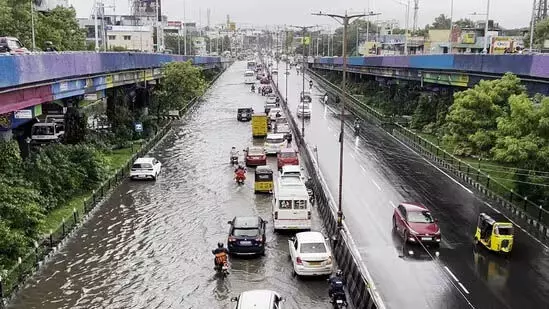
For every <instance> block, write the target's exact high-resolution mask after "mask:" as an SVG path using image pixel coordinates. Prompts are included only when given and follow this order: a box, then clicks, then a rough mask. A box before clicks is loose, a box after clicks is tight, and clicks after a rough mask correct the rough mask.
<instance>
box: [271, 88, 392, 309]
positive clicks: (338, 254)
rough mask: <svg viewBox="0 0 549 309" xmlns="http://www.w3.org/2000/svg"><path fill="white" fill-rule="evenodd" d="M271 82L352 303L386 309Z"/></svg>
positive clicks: (305, 144) (279, 94) (312, 159)
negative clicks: (311, 185) (307, 177)
mask: <svg viewBox="0 0 549 309" xmlns="http://www.w3.org/2000/svg"><path fill="white" fill-rule="evenodd" d="M271 85H272V87H273V89H275V91H276V93H277V95H278V97H279V98H280V101H281V107H282V109H283V111H284V113H285V114H286V117H287V119H288V121H289V124H290V127H291V128H292V131H293V132H294V139H295V142H296V144H297V145H298V147H299V150H300V154H301V158H302V163H303V164H304V165H305V167H306V168H307V171H308V172H309V176H310V177H311V179H312V180H313V189H314V192H315V198H316V200H317V203H316V205H317V206H318V211H319V213H320V215H321V217H322V219H323V221H324V226H325V229H326V231H327V233H328V234H329V235H330V238H331V240H332V247H333V252H334V255H335V259H336V261H337V263H338V265H339V266H340V268H341V269H342V271H343V273H344V274H345V276H346V279H347V283H348V284H347V288H348V291H349V296H350V300H351V302H352V304H353V306H354V307H355V308H368V309H384V308H385V305H384V304H383V302H382V300H381V297H380V296H379V294H378V292H377V290H376V288H375V285H374V282H373V280H372V277H371V275H370V274H369V272H368V270H367V269H366V266H365V265H364V263H363V262H362V258H361V256H360V253H359V251H358V249H357V246H356V245H355V243H354V241H353V238H352V236H351V234H350V233H349V230H348V229H347V227H346V224H345V222H343V228H342V229H339V228H338V226H337V208H336V204H335V202H334V199H333V198H332V196H331V194H330V191H329V188H328V185H327V184H326V182H325V180H324V177H322V172H321V171H320V168H319V166H318V162H316V161H315V159H314V154H313V151H312V150H311V148H310V147H309V146H308V145H307V143H306V142H305V140H304V139H303V138H302V136H301V134H300V133H299V132H300V130H299V126H298V124H297V122H296V121H295V119H294V117H293V115H292V113H291V111H290V109H289V108H288V105H287V102H286V101H285V100H284V97H283V96H282V95H281V93H280V91H279V89H278V88H277V87H276V83H273V82H271ZM328 195H329V197H328Z"/></svg>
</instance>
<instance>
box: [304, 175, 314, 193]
mask: <svg viewBox="0 0 549 309" xmlns="http://www.w3.org/2000/svg"><path fill="white" fill-rule="evenodd" d="M313 186H314V184H313V178H311V177H309V178H307V181H305V187H307V189H311V190H312V189H313Z"/></svg>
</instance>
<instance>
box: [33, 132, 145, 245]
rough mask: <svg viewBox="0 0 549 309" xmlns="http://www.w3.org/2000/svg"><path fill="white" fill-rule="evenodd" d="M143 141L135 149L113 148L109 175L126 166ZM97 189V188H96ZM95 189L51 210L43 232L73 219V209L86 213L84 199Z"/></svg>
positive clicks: (108, 161)
mask: <svg viewBox="0 0 549 309" xmlns="http://www.w3.org/2000/svg"><path fill="white" fill-rule="evenodd" d="M142 144H143V142H142V141H140V142H138V143H135V144H134V146H133V149H132V148H131V147H130V148H121V149H116V150H113V151H112V152H111V153H108V154H106V155H105V158H106V162H107V169H108V173H109V177H110V176H111V175H113V174H114V173H115V172H116V171H117V170H118V169H120V168H122V167H124V166H125V165H126V164H127V163H128V160H130V159H131V157H132V155H133V154H134V153H135V152H136V151H137V150H139V148H140V147H141V145H142ZM95 189H97V188H95ZM92 194H93V190H89V191H86V192H83V193H81V194H79V195H77V196H75V197H73V198H72V199H71V200H70V201H68V202H67V203H65V204H64V205H62V206H61V207H59V208H57V209H55V210H53V211H52V212H50V213H49V214H48V215H47V216H46V217H45V218H44V221H43V223H42V225H41V227H40V233H41V234H49V231H50V230H52V231H55V230H56V229H57V228H58V227H59V226H60V225H61V223H62V222H63V218H64V219H65V220H66V221H67V222H68V221H69V220H72V216H73V209H76V210H77V211H78V214H79V216H81V215H82V214H83V213H84V201H86V200H87V199H89V198H91V196H92Z"/></svg>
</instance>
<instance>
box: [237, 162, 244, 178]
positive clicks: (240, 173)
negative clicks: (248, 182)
mask: <svg viewBox="0 0 549 309" xmlns="http://www.w3.org/2000/svg"><path fill="white" fill-rule="evenodd" d="M234 174H235V178H236V179H246V175H245V174H246V168H245V167H244V166H242V164H238V166H237V167H236V169H235V170H234Z"/></svg>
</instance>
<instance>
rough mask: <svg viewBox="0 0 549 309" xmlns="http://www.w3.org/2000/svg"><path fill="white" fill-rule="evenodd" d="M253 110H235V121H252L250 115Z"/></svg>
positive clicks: (247, 108)
mask: <svg viewBox="0 0 549 309" xmlns="http://www.w3.org/2000/svg"><path fill="white" fill-rule="evenodd" d="M253 113H254V110H253V109H252V108H251V107H245V108H239V109H238V110H237V114H236V119H237V120H238V121H250V120H252V114H253Z"/></svg>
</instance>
